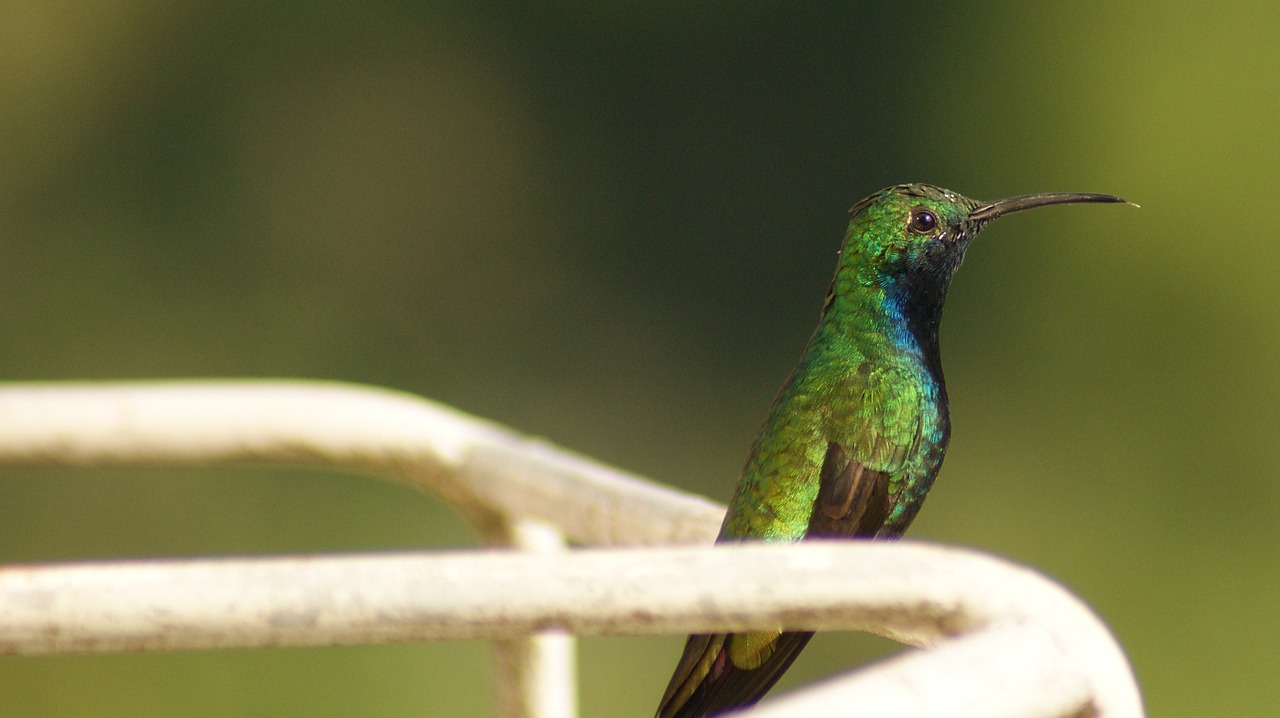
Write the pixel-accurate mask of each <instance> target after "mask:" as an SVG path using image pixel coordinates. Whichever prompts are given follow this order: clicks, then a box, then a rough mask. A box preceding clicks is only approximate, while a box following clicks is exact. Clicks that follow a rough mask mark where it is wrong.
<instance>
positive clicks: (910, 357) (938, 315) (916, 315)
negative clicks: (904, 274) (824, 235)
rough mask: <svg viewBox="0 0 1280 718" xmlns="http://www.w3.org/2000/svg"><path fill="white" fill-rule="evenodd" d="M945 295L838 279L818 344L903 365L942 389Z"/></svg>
mask: <svg viewBox="0 0 1280 718" xmlns="http://www.w3.org/2000/svg"><path fill="white" fill-rule="evenodd" d="M945 291H946V288H945V287H943V288H941V290H940V291H930V289H929V288H927V287H918V286H909V285H905V284H903V285H890V286H888V287H885V286H880V285H874V286H862V285H857V286H840V283H839V280H837V284H836V286H833V293H832V297H831V299H830V301H828V303H827V307H826V309H825V310H824V312H823V316H822V321H821V323H820V324H819V326H818V332H817V335H816V336H815V340H816V342H815V343H817V344H824V345H827V346H828V347H830V348H832V349H836V350H837V351H840V350H841V349H843V352H842V353H846V354H849V355H853V356H860V357H861V359H862V360H871V361H883V362H885V363H892V364H898V365H904V364H905V365H907V366H910V367H912V368H913V369H915V370H916V371H919V372H923V373H925V374H927V375H928V377H929V378H930V379H932V380H933V382H934V383H935V384H936V385H937V387H938V388H939V389H942V388H943V383H942V359H941V354H940V351H939V347H938V326H939V324H940V322H941V319H942V295H943V294H945Z"/></svg>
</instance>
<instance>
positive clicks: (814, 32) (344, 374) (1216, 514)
mask: <svg viewBox="0 0 1280 718" xmlns="http://www.w3.org/2000/svg"><path fill="white" fill-rule="evenodd" d="M1278 28H1280V5H1277V4H1275V3H1262V2H1259V3H1253V4H1248V3H1228V4H1225V5H1212V6H1210V5H1204V6H1202V7H1199V8H1197V7H1195V6H1193V5H1192V4H1179V3H1157V2H1140V3H1126V4H1111V3H1100V2H1097V3H1089V2H1086V3H1067V4H1064V3H1057V4H1010V3H964V4H938V5H937V6H930V5H929V4H921V3H910V4H908V3H895V4H889V3H876V4H872V3H865V4H855V3H849V4H844V3H814V4H806V5H804V6H803V8H797V7H793V6H792V4H789V3H788V4H783V3H778V4H774V3H740V2H739V3H730V2H709V3H676V2H666V3H664V2H659V3H628V2H550V3H539V4H525V3H501V2H479V3H428V4H423V5H416V4H410V3H387V2H373V3H364V4H348V3H331V2H317V3H236V2H233V3H222V4H207V5H200V4H196V3H191V4H182V3H167V2H162V1H158V0H157V1H154V2H152V1H148V0H105V1H99V2H92V3H89V2H77V1H76V0H65V1H60V2H48V3H17V2H6V3H3V5H0V277H2V278H3V279H2V280H0V304H2V306H3V307H4V310H3V312H0V337H2V338H3V346H4V348H3V350H2V351H0V376H3V378H4V379H6V380H20V381H31V380H56V379H124V378H145V377H211V376H216V377H243V376H254V377H260V376H280V377H318V378H331V379H341V380H348V381H355V382H367V383H371V384H377V385H385V386H390V387H395V388H399V389H404V390H407V391H411V392H415V393H419V394H422V395H425V396H428V397H432V398H435V399H438V400H441V401H444V402H446V403H449V404H452V405H455V406H457V407H459V408H461V409H464V410H466V411H469V412H473V413H475V414H478V415H481V416H484V417H488V418H491V419H494V420H497V421H500V422H504V423H506V424H509V425H511V426H514V427H516V428H518V429H521V430H525V431H528V432H532V433H536V434H540V435H544V436H547V437H549V438H551V439H553V440H555V441H557V442H560V443H562V444H564V445H566V446H569V447H571V448H573V449H576V450H579V451H582V452H585V453H587V454H590V455H593V456H595V457H598V458H600V459H602V460H605V461H608V462H612V463H615V464H617V465H619V466H622V467H625V468H627V469H631V470H634V471H638V472H641V473H644V474H647V475H649V476H652V477H654V478H655V479H658V480H660V481H664V482H669V483H671V484H674V485H678V486H681V487H685V488H688V489H691V490H695V491H698V492H702V493H705V494H707V495H708V496H711V497H714V498H716V499H717V500H721V501H723V500H725V499H727V498H728V495H729V493H730V491H731V488H732V485H733V483H734V481H735V479H736V476H737V472H738V469H739V467H740V463H741V461H742V459H743V457H744V455H745V452H746V449H747V446H748V444H749V443H750V440H751V438H752V436H753V434H754V432H755V430H756V428H757V425H758V423H759V422H760V421H761V420H762V419H763V416H764V412H765V409H766V408H767V405H768V403H769V400H770V399H771V398H772V395H773V392H774V391H775V389H776V388H777V386H778V384H779V383H780V382H781V380H782V378H783V377H784V376H785V375H786V373H787V372H788V370H789V369H790V367H791V363H792V362H793V361H794V360H795V358H796V357H797V356H798V355H799V352H800V349H801V347H802V346H803V344H804V342H805V340H806V339H807V338H808V335H809V332H810V331H811V329H812V327H813V324H814V322H815V320H816V317H817V311H818V308H819V305H820V303H821V299H822V295H823V291H824V290H825V288H826V284H827V281H828V279H829V277H830V272H831V269H832V265H833V260H834V256H835V250H836V248H837V245H838V242H839V238H840V236H841V232H842V230H843V228H844V224H845V221H846V215H845V210H846V209H847V208H848V207H849V205H850V204H852V203H853V201H854V200H856V199H858V198H859V197H861V196H863V195H865V194H868V193H870V192H872V191H874V190H876V189H879V188H880V187H882V186H885V185H888V184H893V183H896V182H901V181H928V182H933V183H937V184H941V185H943V186H946V187H950V188H952V189H955V190H957V191H960V192H963V193H965V194H967V195H970V196H974V197H979V198H988V199H990V198H995V197H1000V196H1005V195H1010V194H1022V193H1027V192H1036V191H1096V192H1109V193H1115V194H1119V195H1121V196H1124V197H1127V198H1129V199H1132V200H1134V201H1137V202H1139V203H1141V204H1142V206H1143V207H1142V209H1141V210H1133V209H1128V208H1123V207H1074V208H1054V209H1049V210H1045V211H1042V212H1037V213H1034V214H1027V215H1019V216H1018V217H1017V218H1012V219H1008V220H1004V221H1003V222H1001V223H998V224H997V225H995V226H993V227H992V228H991V229H989V230H988V231H987V232H985V233H984V234H983V236H982V238H981V239H980V240H979V241H978V242H977V243H976V244H975V246H974V247H973V249H972V250H971V251H970V253H969V260H968V262H967V264H966V266H965V267H964V269H963V270H962V271H961V273H960V275H959V276H958V278H957V280H956V282H955V284H954V285H953V289H952V292H951V299H950V302H949V306H948V310H947V320H946V323H945V324H946V326H945V327H944V330H943V334H944V337H943V345H944V346H943V348H944V363H945V365H946V369H947V377H948V380H949V382H948V387H949V389H950V394H951V399H952V417H953V420H954V425H955V428H954V434H953V441H952V448H951V453H950V456H949V458H948V459H947V462H946V465H945V467H944V468H943V470H942V474H941V476H940V479H939V481H938V484H937V486H936V488H935V490H934V492H933V495H932V497H931V498H930V500H929V502H928V504H927V506H926V508H925V510H924V511H923V512H922V514H921V516H920V518H919V520H918V521H917V522H916V524H915V526H914V527H913V529H912V531H911V534H910V536H912V537H914V538H917V539H927V540H933V541H941V542H947V543H954V544H963V545H968V546H974V547H979V548H981V549H985V550H990V551H992V552H995V553H998V554H1002V555H1004V556H1008V557H1010V558H1012V559H1014V560H1017V561H1021V562H1025V563H1028V564H1031V565H1034V566H1036V567H1038V568H1040V569H1041V570H1043V571H1045V572H1046V573H1048V574H1050V575H1051V576H1054V577H1056V578H1058V579H1060V580H1061V581H1062V582H1064V583H1065V584H1066V585H1068V586H1070V587H1071V588H1072V589H1073V590H1075V591H1077V592H1078V593H1079V594H1080V595H1081V596H1083V597H1084V598H1085V599H1086V600H1087V601H1089V602H1090V603H1091V604H1092V605H1093V606H1095V607H1096V608H1097V610H1098V611H1099V613H1101V615H1102V616H1104V617H1105V619H1106V620H1107V621H1108V622H1109V624H1110V625H1111V626H1112V627H1113V628H1114V630H1115V631H1116V633H1117V634H1118V636H1119V638H1120V640H1121V641H1122V642H1123V643H1124V645H1125V646H1126V647H1127V649H1128V651H1129V652H1130V656H1131V658H1132V661H1133V664H1134V666H1135V669H1136V672H1137V675H1138V678H1139V680H1140V681H1141V683H1142V686H1143V688H1144V692H1145V695H1146V699H1147V701H1148V706H1149V710H1150V714H1151V715H1153V716H1200V715H1233V716H1270V715H1274V714H1275V713H1276V712H1277V710H1278V709H1280V682H1277V681H1276V680H1275V677H1274V675H1273V674H1274V672H1275V666H1276V665H1280V646H1278V644H1280V641H1278V640H1277V639H1278V638H1280V613H1278V612H1277V611H1276V609H1275V606H1276V601H1277V596H1280V578H1278V577H1277V572H1276V570H1275V567H1276V565H1277V563H1278V561H1280V536H1278V535H1277V534H1278V533H1280V532H1278V530H1277V522H1276V520H1275V518H1274V517H1275V515H1276V513H1277V510H1280V484H1277V481H1276V479H1275V474H1276V464H1277V454H1276V451H1275V447H1274V446H1273V443H1274V439H1273V433H1274V427H1275V425H1276V416H1275V412H1274V409H1273V407H1274V406H1275V405H1276V399H1277V394H1278V393H1280V381H1277V374H1276V365H1275V358H1274V357H1275V355H1276V349H1277V337H1280V312H1278V311H1277V302H1276V299H1277V296H1278V294H1277V289H1276V280H1275V278H1274V276H1273V275H1274V271H1275V270H1274V267H1275V264H1276V260H1277V258H1280V244H1278V242H1277V238H1276V234H1277V232H1276V230H1275V224H1276V223H1275V222H1273V221H1272V220H1273V219H1274V218H1275V217H1276V215H1277V209H1280V199H1277V192H1276V181H1275V180H1276V178H1277V166H1278V162H1277V160H1280V140H1278V139H1277V133H1276V127H1277V126H1278V125H1280V92H1277V90H1278V89H1280V88H1278V87H1277V83H1278V82H1280V81H1278V80H1277V78H1278V77H1280V30H1278ZM467 545H473V541H472V539H471V537H470V535H469V533H468V531H467V529H466V528H465V526H463V524H462V523H461V522H460V521H459V520H458V519H456V518H455V517H453V516H452V514H450V512H449V511H448V510H447V509H445V508H443V507H442V506H441V505H440V504H439V503H437V502H435V501H434V500H432V499H431V498H430V497H425V496H418V495H416V494H412V493H410V492H409V491H407V490H404V489H401V488H399V487H396V486H392V485H388V484H383V483H380V482H376V481H366V480H362V479H357V478H352V477H350V476H337V475H330V474H324V473H307V472H289V471H249V470H245V471H231V472H224V471H195V470H193V471H98V472H87V471H66V472H62V471H59V472H36V471H6V472H3V473H0V560H3V561H7V562H12V561H45V560H59V559H76V558H97V557H133V556H186V555H216V554H228V553H230V554H271V553H281V552H324V551H354V550H394V549H411V548H422V547H456V546H467ZM681 640H682V639H681V638H680V637H668V638H643V639H640V638H636V639H632V638H614V639H593V640H587V641H583V642H582V644H581V652H582V654H583V659H584V660H583V662H582V682H583V686H582V704H583V714H584V715H585V716H588V717H589V716H606V715H608V716H613V715H617V716H648V715H651V713H652V710H653V708H654V705H655V703H656V700H657V698H658V695H659V694H660V693H661V691H662V688H663V687H664V685H665V682H666V680H667V678H668V676H669V674H670V670H671V668H672V667H673V665H674V662H675V660H676V657H677V655H678V652H679V646H680V643H681ZM888 650H892V647H891V646H890V645H889V644H887V643H885V642H882V641H875V640H870V639H866V638H864V637H857V636H848V635H843V636H842V635H835V636H825V637H822V639H821V640H819V641H816V642H815V645H814V647H813V648H812V649H810V651H808V652H807V653H806V654H805V655H804V656H802V658H801V660H800V661H799V662H798V663H797V665H796V668H795V669H794V671H793V673H794V676H793V677H792V678H790V679H789V680H788V684H787V685H796V684H797V683H802V682H804V681H807V680H812V679H814V678H816V677H818V676H821V675H825V674H828V673H830V672H832V671H835V670H838V669H840V668H842V667H845V666H849V665H854V664H856V663H858V662H860V661H863V660H866V659H867V657H868V656H872V655H879V654H883V653H884V652H885V651H888ZM487 661H488V654H487V647H486V646H485V645H484V644H480V643H462V644H441V645H411V646H391V647H385V646H384V647H365V648H344V649H329V650H275V651H256V652H228V653H202V654H195V653H183V654H172V655H130V656H96V657H59V658H39V659H30V658H12V657H9V658H3V659H0V675H3V677H4V679H3V680H2V681H0V705H3V706H4V712H5V713H7V714H10V715H40V716H95V717H96V716H151V715H156V716H169V715H186V716H225V715H307V716H348V715H362V716H403V715H452V716H484V715H488V714H489V712H490V710H491V701H490V699H489V692H490V684H489V683H488V680H489V676H488V663H487ZM850 710H851V711H853V710H854V708H852V707H851V708H850Z"/></svg>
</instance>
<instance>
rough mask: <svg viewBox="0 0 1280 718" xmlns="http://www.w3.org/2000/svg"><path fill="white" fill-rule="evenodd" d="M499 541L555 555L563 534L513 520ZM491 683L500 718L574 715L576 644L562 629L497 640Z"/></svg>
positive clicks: (560, 550)
mask: <svg viewBox="0 0 1280 718" xmlns="http://www.w3.org/2000/svg"><path fill="white" fill-rule="evenodd" d="M507 534H508V535H507V537H506V538H505V540H504V541H503V542H502V543H503V544H504V545H506V546H510V547H512V548H515V549H519V550H522V551H530V552H534V553H539V554H549V555H558V554H563V552H564V551H565V550H566V549H567V546H566V545H565V541H564V534H562V533H560V531H559V530H558V529H556V528H555V527H554V526H551V525H550V524H545V523H542V522H540V521H530V520H522V521H513V522H510V523H509V524H508V525H507ZM493 652H494V677H493V680H494V685H495V687H496V691H495V696H496V700H495V703H496V706H495V708H496V712H497V715H498V718H575V717H576V716H577V715H578V681H577V673H576V672H575V665H576V663H577V646H576V640H575V639H574V637H573V635H572V634H570V633H567V632H565V631H563V630H550V631H541V632H539V633H535V634H531V635H527V636H521V637H520V638H509V639H506V640H501V641H495V642H494V646H493Z"/></svg>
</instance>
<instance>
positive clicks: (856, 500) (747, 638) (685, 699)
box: [657, 442, 890, 718]
mask: <svg viewBox="0 0 1280 718" xmlns="http://www.w3.org/2000/svg"><path fill="white" fill-rule="evenodd" d="M889 479H890V475H889V473H888V472H884V471H875V470H873V469H868V468H867V467H866V466H864V465H862V464H861V463H859V462H857V461H854V460H852V459H851V458H849V452H848V451H847V450H846V449H845V448H844V447H843V446H841V445H840V444H838V443H836V442H830V443H829V444H828V446H827V453H826V457H825V458H824V459H823V462H822V470H821V472H820V484H819V487H818V497H817V499H816V500H815V501H814V510H813V514H812V516H811V517H810V519H809V530H808V532H807V533H806V534H805V537H806V538H853V537H871V536H874V535H875V533H876V531H877V530H879V529H880V527H881V526H882V525H884V521H885V518H886V517H887V516H888V513H889V483H890V481H889ZM812 636H813V633H812V632H794V631H787V632H784V631H770V632H759V633H757V632H753V633H734V634H728V635H725V634H698V635H693V636H690V637H689V640H688V642H687V643H686V644H685V649H684V655H683V656H682V657H681V659H680V663H679V665H677V666H676V670H675V675H673V676H672V678H671V683H670V684H669V685H668V686H667V691H666V693H665V695H663V697H662V703H661V704H660V705H659V707H658V713H657V715H658V718H697V717H699V716H712V715H716V714H717V713H720V712H722V711H725V710H729V709H732V708H736V707H739V706H743V705H748V704H751V703H755V702H756V701H758V700H760V697H761V696H763V695H764V694H765V693H766V692H768V690H769V689H770V688H772V687H773V684H774V683H775V682H777V680H778V678H780V677H781V676H782V674H783V673H784V672H785V671H786V670H787V668H788V667H790V666H791V662H792V661H794V660H795V658H796V656H797V655H799V653H800V651H801V649H803V648H804V647H805V644H807V643H808V642H809V639H810V638H811V637H812Z"/></svg>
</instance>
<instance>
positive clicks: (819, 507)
mask: <svg viewBox="0 0 1280 718" xmlns="http://www.w3.org/2000/svg"><path fill="white" fill-rule="evenodd" d="M1124 201H1125V200H1122V199H1120V198H1118V197H1112V196H1110V195H1105V194H1080V193H1056V194H1033V195H1024V196H1019V197H1010V198H1008V199H1002V200H998V201H995V202H979V201H977V200H972V199H969V198H967V197H963V196H961V195H959V194H956V193H955V192H952V191H950V190H945V189H942V188H940V187H934V186H932V185H927V184H902V185H897V186H894V187H889V188H886V189H884V190H881V191H880V192H877V193H875V194H873V195H871V196H870V197H867V198H866V199H863V200H861V201H860V202H858V203H857V204H855V205H853V207H852V208H851V209H850V210H849V214H850V221H849V229H848V230H847V231H846V232H845V236H844V243H843V245H842V247H841V249H840V253H839V259H838V261H837V263H836V273H835V278H834V279H833V280H832V281H831V286H830V288H829V289H828V290H827V295H826V300H825V302H824V303H823V307H822V314H821V317H820V319H819V321H818V328H817V330H815V331H814V333H813V337H812V338H811V339H810V340H809V345H808V347H807V348H806V349H805V351H804V354H803V356H802V357H801V358H800V363H799V364H798V365H797V366H796V368H795V370H794V371H792V373H791V376H790V377H788V378H787V380H786V382H784V383H783V385H782V389H781V390H779V392H778V395H777V397H776V398H775V399H774V401H773V406H772V408H771V409H770V410H769V416H768V418H767V419H766V420H765V423H764V426H763V427H762V428H761V430H760V433H759V435H757V437H756V440H755V443H754V445H753V446H752V447H751V451H750V453H749V454H748V457H747V462H746V465H745V466H744V468H743V470H742V476H741V479H740V480H739V482H738V486H737V489H736V490H735V491H734V494H733V498H732V499H731V500H730V502H729V510H728V512H727V513H726V514H725V517H724V523H723V524H722V525H721V528H720V537H719V539H718V541H721V542H726V541H749V540H763V541H799V540H802V539H807V538H855V539H895V538H898V537H899V536H901V535H902V533H903V531H905V530H906V528H907V525H908V524H910V523H911V520H912V519H913V518H914V517H915V515H916V512H918V511H919V510H920V505H921V504H922V503H923V502H924V497H925V494H927V493H929V488H930V487H931V486H932V485H933V480H934V477H935V476H936V475H937V473H938V467H939V466H941V464H942V457H943V455H944V454H945V453H946V450H947V440H948V437H949V436H950V433H951V421H950V418H949V415H948V411H947V390H946V387H945V386H944V385H943V381H942V362H941V358H940V355H939V351H938V326H939V323H940V321H941V319H942V305H943V301H944V300H945V299H946V296H947V288H948V286H950V284H951V277H952V275H953V274H954V273H955V271H956V268H957V267H959V266H960V262H961V260H963V259H964V253H965V250H966V249H967V248H968V246H969V242H971V241H972V240H973V238H974V237H975V236H977V234H978V232H979V231H981V230H982V228H983V227H985V226H986V225H987V224H988V223H989V222H991V221H992V220H994V219H996V218H997V217H1001V216H1004V215H1006V214H1011V213H1013V212H1020V211H1022V210H1025V209H1032V208H1034V207H1044V206H1047V205H1053V204H1070V203H1077V202H1124ZM812 636H813V633H812V632H802V631H782V630H778V631H768V632H760V633H731V634H696V635H692V636H690V637H689V640H688V642H687V643H686V644H685V649H684V655H683V657H682V658H681V659H680V663H679V664H678V665H677V666H676V669H675V674H674V675H673V676H672V677H671V682H670V684H669V685H668V686H667V690H666V693H665V695H663V697H662V702H661V704H660V705H659V707H658V711H657V716H658V718H698V717H700V716H713V715H717V714H719V713H722V712H725V711H730V710H733V709H736V708H741V707H743V706H748V705H751V704H754V703H755V702H756V701H758V700H760V698H761V696H763V695H764V694H765V692H767V691H768V690H769V689H770V688H771V687H772V686H773V684H774V682H776V681H777V680H778V678H779V677H780V676H781V675H782V674H783V672H784V671H786V670H787V668H788V667H789V666H790V665H791V662H792V661H793V660H795V658H796V656H797V655H798V654H799V653H800V651H801V650H802V649H803V648H804V646H805V644H806V643H808V642H809V639H810V638H811V637H812Z"/></svg>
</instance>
